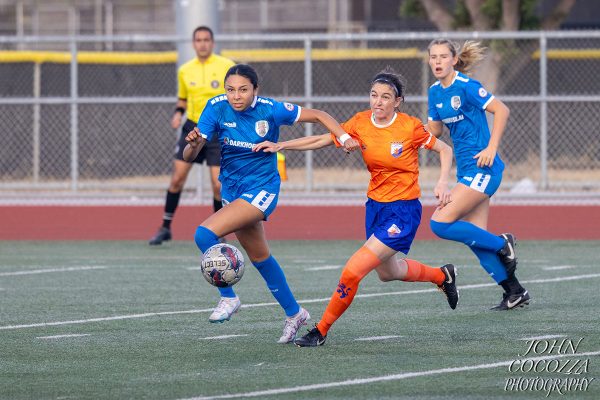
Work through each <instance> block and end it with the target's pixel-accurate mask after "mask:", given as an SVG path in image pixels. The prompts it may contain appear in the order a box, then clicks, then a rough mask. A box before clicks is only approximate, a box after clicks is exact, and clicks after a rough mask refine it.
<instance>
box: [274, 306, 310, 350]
mask: <svg viewBox="0 0 600 400" xmlns="http://www.w3.org/2000/svg"><path fill="white" fill-rule="evenodd" d="M309 319H310V314H309V313H308V311H306V310H305V309H304V308H302V307H300V311H298V313H297V314H296V315H294V316H291V317H287V318H286V319H285V325H284V326H283V334H282V335H281V337H280V338H279V340H278V341H277V343H291V342H293V341H294V339H295V338H296V333H297V332H298V329H300V327H301V326H302V325H306V321H307V320H309Z"/></svg>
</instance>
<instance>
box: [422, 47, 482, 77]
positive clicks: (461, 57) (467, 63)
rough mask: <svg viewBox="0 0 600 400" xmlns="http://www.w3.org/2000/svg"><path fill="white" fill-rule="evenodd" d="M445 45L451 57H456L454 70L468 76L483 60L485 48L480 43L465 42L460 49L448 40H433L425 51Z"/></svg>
mask: <svg viewBox="0 0 600 400" xmlns="http://www.w3.org/2000/svg"><path fill="white" fill-rule="evenodd" d="M438 44H440V45H445V46H446V47H448V49H449V50H450V52H451V53H452V57H456V56H458V62H457V63H456V65H455V66H454V69H456V70H458V71H460V72H462V73H465V74H468V73H469V72H470V71H471V70H472V69H473V67H474V66H475V65H477V64H478V63H479V62H480V61H481V60H483V59H484V58H485V54H484V53H485V51H486V50H487V48H486V47H483V46H482V45H481V42H475V41H473V40H467V41H466V42H465V43H464V44H463V45H462V48H460V47H459V45H458V44H457V43H455V42H452V41H450V40H448V39H435V40H432V41H431V43H429V46H427V51H428V52H430V51H431V47H433V46H435V45H438ZM459 48H460V50H459Z"/></svg>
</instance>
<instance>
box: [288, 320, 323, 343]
mask: <svg viewBox="0 0 600 400" xmlns="http://www.w3.org/2000/svg"><path fill="white" fill-rule="evenodd" d="M325 339H327V335H325V336H323V335H321V332H319V330H318V329H317V325H315V327H314V328H312V329H311V330H309V331H308V333H307V334H306V335H304V336H302V337H299V338H296V339H294V344H295V345H296V346H298V347H317V346H323V345H324V344H325Z"/></svg>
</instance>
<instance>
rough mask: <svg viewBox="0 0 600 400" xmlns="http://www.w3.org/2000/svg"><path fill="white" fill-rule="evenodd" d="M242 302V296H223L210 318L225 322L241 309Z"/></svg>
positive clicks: (210, 319)
mask: <svg viewBox="0 0 600 400" xmlns="http://www.w3.org/2000/svg"><path fill="white" fill-rule="evenodd" d="M241 305H242V302H241V301H240V298H239V297H237V296H235V297H221V300H219V304H217V306H216V307H215V309H214V310H213V312H212V314H210V317H208V320H209V321H210V322H225V321H229V319H230V318H231V316H232V315H233V314H234V313H236V312H237V310H239V308H240V306H241Z"/></svg>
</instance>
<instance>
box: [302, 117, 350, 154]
mask: <svg viewBox="0 0 600 400" xmlns="http://www.w3.org/2000/svg"><path fill="white" fill-rule="evenodd" d="M298 121H300V122H319V123H320V124H321V125H323V126H324V127H325V128H327V129H328V130H329V132H331V133H333V134H334V135H335V137H337V138H338V140H339V142H340V143H342V145H343V146H344V149H346V150H347V151H354V150H360V143H358V142H357V141H356V140H354V139H352V138H351V137H350V135H348V134H347V133H346V131H344V128H342V126H341V125H340V124H339V123H338V122H337V121H336V120H335V119H334V118H333V117H332V116H331V115H329V114H327V113H326V112H325V111H321V110H315V109H312V108H303V109H302V112H301V113H300V118H298Z"/></svg>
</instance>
